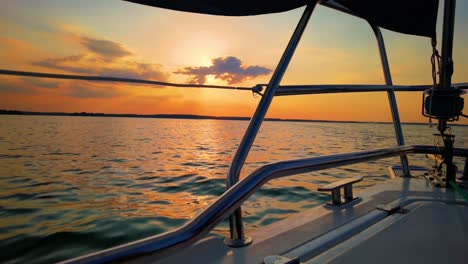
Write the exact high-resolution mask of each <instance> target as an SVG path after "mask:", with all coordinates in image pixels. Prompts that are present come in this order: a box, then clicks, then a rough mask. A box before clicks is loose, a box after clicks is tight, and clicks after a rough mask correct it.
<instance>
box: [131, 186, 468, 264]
mask: <svg viewBox="0 0 468 264" xmlns="http://www.w3.org/2000/svg"><path fill="white" fill-rule="evenodd" d="M358 195H359V196H360V198H359V199H357V200H355V201H353V202H351V203H349V204H346V205H343V206H340V207H334V206H329V205H323V206H319V207H316V208H313V209H310V210H307V211H304V212H302V213H299V214H297V215H295V216H293V217H290V218H288V219H285V220H282V221H279V222H277V223H274V224H272V225H269V226H266V227H264V228H261V229H259V230H257V231H255V232H253V233H250V234H248V235H250V236H252V238H253V239H254V242H253V243H252V244H251V245H249V246H247V247H244V248H230V247H228V246H226V245H225V244H224V243H223V241H222V239H221V238H218V237H213V236H210V237H207V238H205V239H204V240H202V241H199V242H198V243H196V244H194V245H192V246H191V247H189V248H186V249H184V250H182V251H181V252H179V253H177V254H174V255H171V256H168V257H165V258H161V256H151V255H149V256H144V257H140V258H138V259H136V260H133V261H131V262H132V263H147V262H150V263H263V260H264V258H265V257H267V256H271V255H281V256H285V257H288V258H295V257H298V258H299V259H300V260H301V262H302V263H328V262H331V263H390V262H391V263H406V262H408V263H409V262H411V263H425V264H426V263H468V203H467V202H466V201H464V200H463V199H462V197H461V196H460V195H459V194H457V193H455V192H454V191H452V190H446V189H443V188H435V187H433V186H432V185H431V184H430V183H428V182H427V181H426V180H425V179H421V178H419V179H416V178H412V179H406V178H395V179H391V180H388V181H387V182H385V183H383V184H380V185H376V186H373V187H371V188H368V189H366V190H364V191H361V193H359V194H358ZM382 205H384V207H383V208H384V209H392V208H393V209H395V208H398V207H400V209H402V210H394V211H392V212H387V211H385V210H381V209H382ZM377 207H381V209H378V208H377Z"/></svg>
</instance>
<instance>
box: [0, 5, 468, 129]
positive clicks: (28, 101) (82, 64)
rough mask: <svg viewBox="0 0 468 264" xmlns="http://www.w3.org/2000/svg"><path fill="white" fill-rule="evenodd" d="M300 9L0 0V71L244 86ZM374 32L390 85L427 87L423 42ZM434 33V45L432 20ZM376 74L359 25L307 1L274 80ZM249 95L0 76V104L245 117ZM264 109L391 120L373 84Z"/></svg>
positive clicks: (464, 71)
mask: <svg viewBox="0 0 468 264" xmlns="http://www.w3.org/2000/svg"><path fill="white" fill-rule="evenodd" d="M442 3H443V1H441V4H442ZM441 7H442V6H441ZM441 7H440V8H439V9H440V10H442V8H441ZM440 10H439V11H440ZM302 11H303V8H300V9H296V10H292V11H289V12H285V13H279V14H271V15H261V16H252V17H221V16H212V15H199V14H190V13H185V12H177V11H171V10H164V9H159V8H152V7H147V6H143V5H138V4H133V3H128V2H124V1H115V0H100V1H94V0H80V1H71V0H68V1H67V0H40V1H37V0H15V1H4V2H3V3H2V8H1V9H0V68H2V69H12V70H23V71H39V72H50V73H64V74H81V75H105V76H117V77H129V78H144V79H152V80H160V81H168V82H179V83H190V82H195V83H205V84H219V85H236V86H248V87H250V86H254V85H255V84H258V83H267V82H268V80H269V78H270V76H271V74H272V71H273V70H274V68H275V67H276V64H277V62H278V61H279V59H280V57H281V54H282V52H283V50H284V48H285V46H286V44H287V42H288V41H289V38H290V36H291V34H292V32H293V30H294V28H295V26H296V24H297V21H298V19H299V17H300V15H301V14H302ZM467 11H468V0H459V1H457V13H456V21H455V45H454V56H453V57H454V62H455V73H454V75H453V82H468V50H467V48H466V47H468V16H467ZM440 16H441V12H439V17H440ZM383 32H384V37H385V40H386V45H387V51H388V55H389V61H390V65H391V70H392V74H393V81H394V83H395V84H402V85H403V84H430V83H431V65H430V56H431V46H430V40H429V39H428V38H423V37H415V36H407V35H402V34H397V33H394V32H391V31H387V30H383ZM437 33H438V39H439V43H440V42H441V41H440V36H441V33H442V29H441V24H440V21H439V24H438V28H437ZM439 50H440V45H439ZM383 82H384V80H383V75H382V70H381V65H380V59H379V56H378V50H377V44H376V42H375V39H374V36H373V33H372V31H371V29H370V28H369V26H368V25H367V24H366V22H365V21H363V20H361V19H358V18H354V17H350V16H348V15H345V14H342V13H339V12H337V11H334V10H331V9H328V8H325V7H320V6H319V7H317V8H316V10H315V11H314V14H313V15H312V19H311V21H310V23H309V25H308V27H307V29H306V32H305V33H304V36H303V38H302V41H301V43H300V44H299V47H298V49H297V51H296V53H295V56H294V57H293V59H292V61H291V64H290V66H289V68H288V71H287V73H286V75H285V76H284V79H283V81H282V84H339V83H341V84H343V83H349V84H383ZM465 98H467V97H465ZM397 99H398V103H399V109H400V114H401V118H402V120H403V121H404V122H426V121H427V119H426V118H424V117H422V116H421V93H419V92H415V93H397ZM258 101H259V98H258V97H253V96H252V93H250V92H246V91H225V90H209V89H205V90H201V89H187V88H170V87H161V86H143V85H130V84H117V83H99V82H98V83H96V82H94V83H91V82H86V81H60V80H54V79H34V78H23V77H7V76H0V109H16V110H25V111H61V112H82V111H85V112H104V113H138V114H159V113H167V114H199V115H214V116H251V115H252V113H253V111H254V110H255V106H256V105H257V103H258ZM467 104H468V103H467ZM465 112H468V111H467V110H465ZM268 116H269V117H278V118H304V119H325V120H363V121H391V116H390V110H389V106H388V101H387V95H386V93H384V92H380V93H360V94H348V95H346V94H329V95H307V96H290V97H281V98H279V97H277V98H275V99H274V100H273V104H272V106H271V108H270V110H269V112H268ZM462 123H464V124H468V119H466V118H465V119H462Z"/></svg>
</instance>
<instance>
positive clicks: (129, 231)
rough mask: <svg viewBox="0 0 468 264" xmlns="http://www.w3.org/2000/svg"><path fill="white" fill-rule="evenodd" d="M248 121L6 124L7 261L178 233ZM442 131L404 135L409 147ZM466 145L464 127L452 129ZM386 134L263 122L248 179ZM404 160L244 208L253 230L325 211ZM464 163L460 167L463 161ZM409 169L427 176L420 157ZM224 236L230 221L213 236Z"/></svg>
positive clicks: (314, 177) (205, 197)
mask: <svg viewBox="0 0 468 264" xmlns="http://www.w3.org/2000/svg"><path fill="white" fill-rule="evenodd" d="M247 125H248V122H245V121H220V120H182V119H139V118H102V117H101V118H99V117H52V116H0V248H1V251H0V262H10V263H48V262H54V261H59V260H63V259H67V258H70V257H73V256H77V255H81V254H84V253H89V252H92V251H96V250H99V249H104V248H107V247H110V246H114V245H117V244H121V243H124V242H129V241H132V240H136V239H139V238H143V237H147V236H150V235H154V234H158V233H161V232H164V231H167V230H170V229H173V228H176V227H178V226H180V225H182V224H183V223H184V222H186V221H188V220H189V219H191V218H193V217H194V216H195V215H196V214H197V213H198V212H200V211H201V210H202V209H203V208H206V207H207V206H208V205H209V204H210V203H212V202H213V201H214V200H215V199H216V197H217V196H219V195H220V194H221V193H222V192H223V191H224V188H225V183H226V175H227V171H228V167H229V164H230V162H231V159H232V157H233V155H234V153H235V150H236V148H237V145H238V143H239V142H240V138H241V136H242V134H243V132H244V130H245V129H246V127H247ZM433 132H434V129H430V128H428V127H427V126H421V125H406V126H404V133H405V136H406V141H407V144H433V137H432V133H433ZM453 132H454V134H456V135H457V138H456V140H457V141H456V146H457V147H465V148H466V147H468V133H467V132H468V127H455V128H454V129H453ZM394 142H395V138H394V133H393V127H392V125H390V124H353V123H293V122H266V123H265V124H264V125H263V127H262V130H261V131H260V133H259V135H258V137H257V140H256V142H255V145H254V146H253V148H252V151H251V153H250V155H249V157H248V159H247V162H246V164H245V167H244V169H243V171H242V175H247V174H248V173H250V172H252V171H253V170H255V169H256V168H259V167H260V166H262V165H264V164H267V163H270V162H274V161H279V160H284V159H294V158H304V157H311V156H320V155H329V154H335V153H342V152H351V151H358V150H367V149H369V148H382V147H388V146H391V145H394V144H395V143H394ZM398 160H399V159H398V158H390V159H384V160H378V161H373V162H369V163H362V164H358V165H352V166H345V167H340V168H334V169H329V170H324V171H319V172H314V173H308V174H302V175H297V176H292V177H289V178H283V179H277V180H274V181H273V182H271V183H269V184H267V185H266V186H265V187H263V188H262V189H261V190H260V191H259V192H257V193H256V194H255V195H254V196H253V197H251V198H250V199H249V200H248V201H247V202H246V203H245V205H244V207H243V208H244V215H245V222H246V228H247V232H249V230H252V229H255V228H258V227H260V226H265V225H268V224H271V223H273V222H275V221H278V220H280V219H284V218H286V217H288V216H290V215H292V214H294V213H297V212H300V211H302V210H304V209H306V208H311V207H314V206H317V205H319V204H322V203H324V202H325V201H326V200H327V199H328V196H327V195H326V194H323V193H318V192H316V191H315V190H316V189H317V186H319V185H322V184H325V183H329V182H333V181H336V179H337V178H342V177H350V176H357V175H363V176H366V177H365V180H364V181H363V182H361V183H359V184H358V185H357V187H358V191H359V189H362V188H365V187H367V186H371V185H374V184H376V183H378V182H382V181H385V180H386V179H387V178H388V176H387V166H390V165H392V164H396V163H398ZM459 162H460V161H459ZM410 163H411V164H412V165H426V166H430V165H431V162H429V161H427V160H426V159H425V158H424V156H410ZM214 233H215V234H218V235H224V234H226V233H227V229H226V223H223V224H222V225H220V226H219V227H217V228H216V229H215V230H214Z"/></svg>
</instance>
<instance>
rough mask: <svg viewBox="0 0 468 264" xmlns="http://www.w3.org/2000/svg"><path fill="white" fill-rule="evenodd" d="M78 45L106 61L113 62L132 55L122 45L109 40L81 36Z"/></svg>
mask: <svg viewBox="0 0 468 264" xmlns="http://www.w3.org/2000/svg"><path fill="white" fill-rule="evenodd" d="M80 43H81V45H83V46H84V47H85V48H86V49H87V50H88V51H90V52H92V53H94V54H96V55H98V56H100V57H101V58H103V59H106V60H114V59H119V58H122V57H126V56H131V55H133V53H132V52H130V51H129V50H127V49H126V48H125V47H124V46H123V45H122V44H120V43H117V42H114V41H110V40H105V39H96V38H90V37H84V36H82V37H80Z"/></svg>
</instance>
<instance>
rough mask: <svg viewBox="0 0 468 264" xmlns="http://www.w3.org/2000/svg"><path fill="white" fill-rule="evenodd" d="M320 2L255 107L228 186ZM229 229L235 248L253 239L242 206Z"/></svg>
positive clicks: (309, 12) (308, 10)
mask: <svg viewBox="0 0 468 264" xmlns="http://www.w3.org/2000/svg"><path fill="white" fill-rule="evenodd" d="M316 4H317V2H316V1H311V3H310V4H308V5H307V7H306V8H305V10H304V13H303V14H302V17H301V19H300V20H299V23H298V24H297V26H296V29H295V30H294V33H293V35H292V37H291V39H290V40H289V43H288V46H287V47H286V49H285V51H284V53H283V56H282V57H281V60H280V61H279V63H278V66H277V67H276V69H275V72H274V73H273V75H272V76H271V79H270V82H269V83H268V86H267V88H266V91H265V93H264V94H263V96H262V99H261V100H260V102H259V104H258V106H257V109H256V110H255V113H254V115H253V116H252V119H251V120H250V123H249V126H248V127H247V130H246V132H245V134H244V137H243V138H242V141H241V143H240V145H239V147H238V149H237V152H236V154H235V156H234V158H233V161H232V164H231V167H230V168H229V174H228V179H227V188H230V187H231V186H233V185H234V184H236V183H237V182H238V181H239V175H240V171H241V168H242V166H243V165H244V162H245V159H246V158H247V155H248V154H249V151H250V148H251V147H252V144H253V142H254V140H255V137H256V136H257V132H258V130H259V129H260V126H261V124H262V122H263V119H264V118H265V115H266V112H267V110H268V108H269V106H270V104H271V101H272V100H273V97H274V95H275V93H276V89H277V88H278V86H279V84H280V82H281V79H282V78H283V75H284V73H285V71H286V69H287V67H288V65H289V62H290V61H291V58H292V56H293V54H294V51H295V50H296V47H297V44H298V43H299V40H300V39H301V36H302V33H303V32H304V29H305V28H306V26H307V23H308V22H309V19H310V16H311V15H312V12H313V10H314V8H315V6H316ZM229 228H230V233H231V234H230V237H229V238H226V239H225V243H226V244H228V245H229V246H232V247H242V246H245V245H248V244H250V243H251V242H252V239H251V238H249V237H246V236H245V235H244V227H243V224H242V211H241V208H239V209H237V210H236V211H235V212H234V213H233V214H232V215H231V216H230V217H229Z"/></svg>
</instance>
